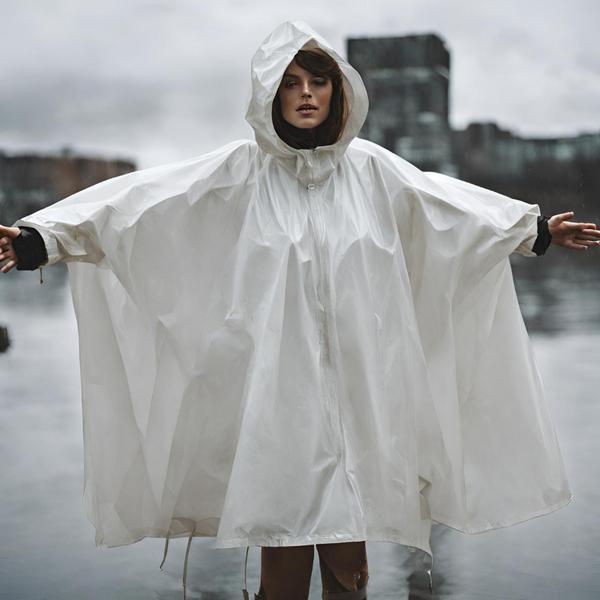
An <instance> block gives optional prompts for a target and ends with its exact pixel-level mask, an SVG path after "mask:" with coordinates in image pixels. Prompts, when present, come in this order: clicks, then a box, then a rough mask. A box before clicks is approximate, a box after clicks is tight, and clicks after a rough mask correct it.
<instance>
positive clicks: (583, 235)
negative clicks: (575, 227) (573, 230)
mask: <svg viewBox="0 0 600 600" xmlns="http://www.w3.org/2000/svg"><path fill="white" fill-rule="evenodd" d="M577 238H578V239H581V240H596V241H600V231H597V232H593V231H592V230H588V229H584V230H583V231H580V232H579V233H578V234H577Z"/></svg>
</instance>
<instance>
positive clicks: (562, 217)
mask: <svg viewBox="0 0 600 600" xmlns="http://www.w3.org/2000/svg"><path fill="white" fill-rule="evenodd" d="M574 214H575V213H574V212H573V211H572V210H571V211H569V212H565V213H558V214H556V215H552V217H550V218H551V219H556V220H558V221H566V220H567V219H569V218H571V217H572V216H573V215H574Z"/></svg>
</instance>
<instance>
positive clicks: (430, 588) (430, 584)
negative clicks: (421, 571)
mask: <svg viewBox="0 0 600 600" xmlns="http://www.w3.org/2000/svg"><path fill="white" fill-rule="evenodd" d="M431 569H433V554H432V555H431V565H430V566H429V569H427V577H429V593H430V594H432V595H433V578H432V577H431Z"/></svg>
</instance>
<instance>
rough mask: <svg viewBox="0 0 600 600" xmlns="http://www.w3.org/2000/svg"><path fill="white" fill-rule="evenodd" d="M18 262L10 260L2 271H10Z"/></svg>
mask: <svg viewBox="0 0 600 600" xmlns="http://www.w3.org/2000/svg"><path fill="white" fill-rule="evenodd" d="M16 264H17V263H16V262H15V261H14V260H10V261H8V262H7V263H6V264H5V265H4V266H3V267H2V269H0V271H2V272H3V273H8V272H9V271H10V270H11V269H12V268H13V267H14V266H15V265H16Z"/></svg>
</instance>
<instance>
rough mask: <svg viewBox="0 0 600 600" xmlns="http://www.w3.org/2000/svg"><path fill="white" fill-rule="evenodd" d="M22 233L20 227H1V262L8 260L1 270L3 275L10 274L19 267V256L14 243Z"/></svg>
mask: <svg viewBox="0 0 600 600" xmlns="http://www.w3.org/2000/svg"><path fill="white" fill-rule="evenodd" d="M20 233H21V230H20V229H19V227H5V226H4V225H0V261H3V260H6V261H7V262H5V263H4V264H3V265H2V268H0V271H2V273H8V272H9V271H10V270H11V269H12V268H13V267H16V266H17V254H16V252H15V249H14V248H13V245H12V241H13V239H14V238H16V237H17V236H18V235H19V234H20Z"/></svg>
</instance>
